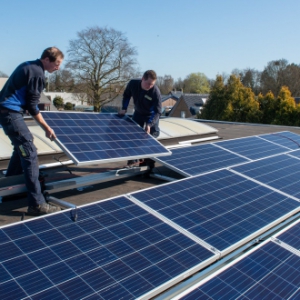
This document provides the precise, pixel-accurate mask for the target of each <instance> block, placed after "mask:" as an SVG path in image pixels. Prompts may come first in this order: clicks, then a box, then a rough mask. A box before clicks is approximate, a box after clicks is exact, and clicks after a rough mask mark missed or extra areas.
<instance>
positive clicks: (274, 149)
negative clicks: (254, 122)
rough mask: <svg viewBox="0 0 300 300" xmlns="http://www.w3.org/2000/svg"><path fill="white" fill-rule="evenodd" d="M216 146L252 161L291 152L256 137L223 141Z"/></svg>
mask: <svg viewBox="0 0 300 300" xmlns="http://www.w3.org/2000/svg"><path fill="white" fill-rule="evenodd" d="M215 144H216V145H218V146H219V147H222V148H224V149H227V150H229V151H232V152H234V153H236V154H239V155H242V156H244V157H246V158H249V159H252V160H255V159H259V158H263V157H267V156H271V155H275V154H280V153H285V152H288V151H289V149H287V148H286V147H283V146H280V145H276V144H274V143H271V142H268V141H265V140H263V139H261V138H259V137H256V136H252V137H247V138H241V139H234V140H228V141H222V142H218V143H215Z"/></svg>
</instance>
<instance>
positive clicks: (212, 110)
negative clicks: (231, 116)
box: [199, 76, 228, 120]
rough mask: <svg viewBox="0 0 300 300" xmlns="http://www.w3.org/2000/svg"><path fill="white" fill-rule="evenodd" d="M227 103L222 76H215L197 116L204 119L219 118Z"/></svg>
mask: <svg viewBox="0 0 300 300" xmlns="http://www.w3.org/2000/svg"><path fill="white" fill-rule="evenodd" d="M227 104H228V103H227V101H226V100H225V88H224V83H223V78H222V76H217V78H216V81H215V82H214V84H213V86H212V88H211V91H210V94H209V98H208V99H207V101H206V103H205V105H204V106H203V109H202V111H201V115H199V118H201V119H206V120H221V119H222V115H223V113H224V109H225V108H226V107H227Z"/></svg>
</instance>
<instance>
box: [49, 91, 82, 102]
mask: <svg viewBox="0 0 300 300" xmlns="http://www.w3.org/2000/svg"><path fill="white" fill-rule="evenodd" d="M44 94H45V95H46V96H47V97H48V98H49V99H50V100H51V102H52V103H53V99H54V98H55V97H57V96H59V97H61V98H62V99H63V100H64V104H66V103H67V102H70V103H72V104H74V105H87V95H86V94H84V93H65V92H62V93H60V92H44Z"/></svg>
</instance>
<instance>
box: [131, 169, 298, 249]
mask: <svg viewBox="0 0 300 300" xmlns="http://www.w3.org/2000/svg"><path fill="white" fill-rule="evenodd" d="M165 190H168V192H166V191H165ZM170 190H172V192H170ZM131 195H132V196H133V197H134V198H136V199H137V200H139V201H141V202H143V203H144V204H146V205H148V206H149V207H151V208H152V209H154V210H156V211H157V212H159V213H160V214H162V215H163V216H165V217H167V218H169V219H171V220H172V221H173V222H175V223H176V224H177V225H180V226H181V227H183V228H184V229H185V230H188V231H189V232H191V233H193V234H194V235H196V236H197V237H198V238H200V239H202V240H204V241H206V242H207V243H209V244H211V245H212V246H213V247H215V248H216V249H218V250H220V251H223V250H225V249H226V248H228V247H232V246H233V245H234V244H236V243H238V242H240V241H241V240H242V239H244V238H246V237H248V236H250V235H251V234H254V233H255V232H256V231H259V230H261V229H262V228H263V227H264V226H267V225H268V224H270V223H272V222H274V221H276V220H277V219H278V218H281V217H283V216H284V215H285V214H288V213H289V212H292V211H294V210H297V209H298V208H299V203H298V201H295V200H292V199H290V198H288V197H286V196H283V195H281V194H279V193H276V192H274V191H273V190H270V189H268V188H265V187H263V186H261V185H258V184H256V183H254V182H252V181H250V180H247V179H245V178H243V177H241V176H238V175H236V174H233V173H232V172H230V171H226V170H223V171H218V172H215V173H210V174H206V175H202V176H197V177H193V178H189V179H185V180H182V181H179V182H174V183H171V184H168V185H167V186H160V187H156V188H155V189H148V190H145V191H141V192H137V193H132V194H131Z"/></svg>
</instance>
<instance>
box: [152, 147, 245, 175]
mask: <svg viewBox="0 0 300 300" xmlns="http://www.w3.org/2000/svg"><path fill="white" fill-rule="evenodd" d="M156 160H157V161H159V162H161V163H163V164H164V165H166V166H168V167H169V168H171V169H173V170H174V171H176V172H178V173H180V174H182V175H184V176H193V175H198V174H202V173H206V172H209V171H214V170H217V169H222V168H226V167H229V166H233V165H237V164H240V163H243V162H247V161H248V160H247V159H246V158H243V157H241V156H239V155H236V154H234V153H231V152H229V151H227V150H224V149H220V148H219V147H216V146H214V144H205V145H197V146H192V147H184V148H177V149H172V155H170V156H164V157H161V158H158V159H156Z"/></svg>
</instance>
